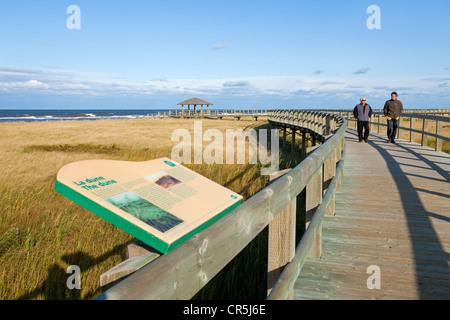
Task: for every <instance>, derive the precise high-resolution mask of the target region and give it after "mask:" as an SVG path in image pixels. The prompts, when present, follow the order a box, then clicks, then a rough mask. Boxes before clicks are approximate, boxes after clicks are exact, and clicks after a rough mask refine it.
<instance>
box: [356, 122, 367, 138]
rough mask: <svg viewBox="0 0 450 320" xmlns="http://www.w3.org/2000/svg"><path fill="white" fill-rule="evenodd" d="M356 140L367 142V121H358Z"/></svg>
mask: <svg viewBox="0 0 450 320" xmlns="http://www.w3.org/2000/svg"><path fill="white" fill-rule="evenodd" d="M363 129H364V135H363ZM358 139H359V141H362V140H364V141H367V139H369V121H358Z"/></svg>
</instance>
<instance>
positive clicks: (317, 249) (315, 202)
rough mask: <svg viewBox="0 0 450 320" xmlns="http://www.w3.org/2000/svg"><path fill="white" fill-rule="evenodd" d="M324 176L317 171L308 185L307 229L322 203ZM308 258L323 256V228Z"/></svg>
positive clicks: (319, 231) (320, 229)
mask: <svg viewBox="0 0 450 320" xmlns="http://www.w3.org/2000/svg"><path fill="white" fill-rule="evenodd" d="M322 176H323V174H322V169H319V170H317V172H316V173H315V174H314V175H313V176H312V177H311V179H310V180H309V182H308V183H307V185H306V228H308V226H309V223H310V222H311V219H312V217H313V215H314V212H315V211H316V209H317V207H318V206H319V205H320V203H321V202H322V191H323V189H322ZM308 256H309V257H311V258H320V257H321V256H322V226H320V228H319V230H318V231H317V235H316V237H315V239H314V243H313V245H312V247H311V249H310V251H309V254H308Z"/></svg>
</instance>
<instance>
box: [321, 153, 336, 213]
mask: <svg viewBox="0 0 450 320" xmlns="http://www.w3.org/2000/svg"><path fill="white" fill-rule="evenodd" d="M335 175H336V150H334V151H333V152H332V153H331V154H330V156H329V157H328V159H327V160H325V162H324V164H323V182H322V184H323V195H325V193H326V192H327V190H328V186H329V185H330V183H331V180H332V179H333V177H334V176H335ZM334 207H335V196H334V195H333V198H332V199H331V202H330V204H329V205H328V209H327V213H326V214H327V215H329V216H334V214H335V212H334Z"/></svg>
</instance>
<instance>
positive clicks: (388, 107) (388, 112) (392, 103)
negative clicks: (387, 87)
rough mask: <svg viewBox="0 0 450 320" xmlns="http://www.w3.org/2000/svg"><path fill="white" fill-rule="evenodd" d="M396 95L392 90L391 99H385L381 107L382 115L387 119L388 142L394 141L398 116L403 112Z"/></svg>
mask: <svg viewBox="0 0 450 320" xmlns="http://www.w3.org/2000/svg"><path fill="white" fill-rule="evenodd" d="M397 97H398V94H397V92H395V91H394V92H392V93H391V100H388V101H386V103H385V104H384V109H383V110H384V116H385V117H386V119H387V136H388V141H387V142H388V143H395V137H396V134H397V126H398V125H397V123H398V119H400V116H401V115H402V113H403V104H402V102H401V101H400V100H397Z"/></svg>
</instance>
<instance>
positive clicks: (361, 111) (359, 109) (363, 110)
mask: <svg viewBox="0 0 450 320" xmlns="http://www.w3.org/2000/svg"><path fill="white" fill-rule="evenodd" d="M353 115H354V116H355V118H356V119H358V121H369V119H370V117H371V116H372V108H371V107H370V105H369V104H367V103H366V104H365V105H364V107H363V105H362V104H361V103H360V104H358V105H357V106H356V107H355V109H353Z"/></svg>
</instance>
